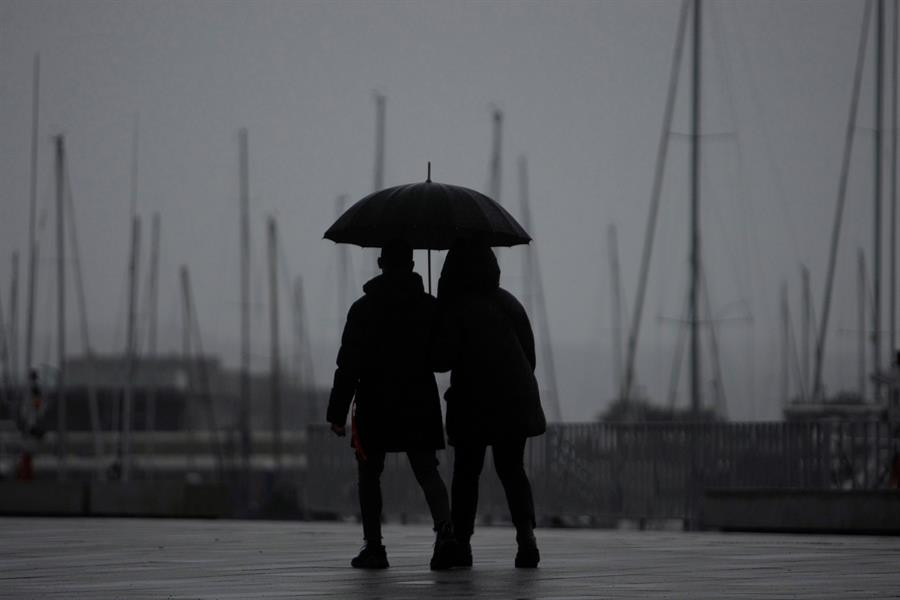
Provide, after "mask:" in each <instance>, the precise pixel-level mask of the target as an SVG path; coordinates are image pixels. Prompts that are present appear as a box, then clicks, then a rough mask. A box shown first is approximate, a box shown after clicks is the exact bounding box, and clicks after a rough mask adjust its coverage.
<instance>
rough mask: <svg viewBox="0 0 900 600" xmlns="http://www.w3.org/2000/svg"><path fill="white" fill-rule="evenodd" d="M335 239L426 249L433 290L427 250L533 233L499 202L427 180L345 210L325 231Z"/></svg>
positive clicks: (501, 242) (524, 238) (516, 239)
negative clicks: (396, 242)
mask: <svg viewBox="0 0 900 600" xmlns="http://www.w3.org/2000/svg"><path fill="white" fill-rule="evenodd" d="M325 238H326V239H329V240H332V241H334V242H337V243H339V244H356V245H357V246H362V247H364V248H381V247H383V246H384V245H385V244H387V243H389V242H392V241H394V240H403V241H405V242H407V243H408V244H409V245H410V246H411V247H412V248H419V249H427V250H428V289H429V291H431V250H447V249H449V248H450V247H451V246H452V245H453V243H454V242H455V241H456V240H458V239H473V240H477V241H480V242H482V243H485V244H487V245H489V246H516V245H518V244H527V243H528V242H530V241H531V236H529V235H528V233H527V232H526V231H525V230H524V229H523V228H522V226H521V225H519V223H518V222H517V221H516V220H515V219H514V218H513V216H512V215H510V214H509V213H508V212H506V209H504V208H503V207H502V206H500V204H498V203H497V202H495V201H494V200H492V199H490V198H489V197H487V196H485V195H484V194H482V193H481V192H476V191H475V190H471V189H469V188H465V187H462V186H459V185H450V184H448V183H438V182H436V181H431V163H430V162H429V163H428V179H427V180H426V181H424V182H420V183H408V184H406V185H398V186H395V187H390V188H386V189H383V190H379V191H377V192H374V193H372V194H369V195H368V196H366V197H365V198H363V199H362V200H359V201H358V202H356V203H355V204H353V206H351V207H350V208H348V209H347V210H346V211H344V214H342V215H341V216H340V217H338V220H337V221H335V222H334V224H333V225H332V226H331V227H329V228H328V231H326V232H325Z"/></svg>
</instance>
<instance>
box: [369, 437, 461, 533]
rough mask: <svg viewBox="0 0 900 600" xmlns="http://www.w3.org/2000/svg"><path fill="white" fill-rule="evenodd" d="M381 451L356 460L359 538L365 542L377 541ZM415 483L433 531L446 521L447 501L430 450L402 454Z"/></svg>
mask: <svg viewBox="0 0 900 600" xmlns="http://www.w3.org/2000/svg"><path fill="white" fill-rule="evenodd" d="M384 457H385V454H384V452H371V451H370V452H367V453H366V460H359V459H357V461H356V462H357V465H358V467H359V508H360V511H361V512H362V522H363V537H365V539H366V542H370V543H379V542H380V541H381V509H382V499H381V473H382V472H383V471H384ZM406 457H407V458H408V459H409V465H410V466H411V467H412V470H413V474H414V475H415V476H416V481H418V482H419V485H420V486H421V487H422V491H423V492H425V501H426V502H428V508H429V509H430V510H431V518H432V519H433V520H434V528H435V530H436V531H437V530H438V529H439V527H440V525H441V524H442V523H446V522H448V521H449V520H450V501H449V499H448V498H447V488H446V487H445V486H444V480H443V479H441V474H440V473H439V472H438V469H437V467H438V460H437V456H436V455H435V451H434V450H424V451H422V450H416V451H411V452H407V453H406Z"/></svg>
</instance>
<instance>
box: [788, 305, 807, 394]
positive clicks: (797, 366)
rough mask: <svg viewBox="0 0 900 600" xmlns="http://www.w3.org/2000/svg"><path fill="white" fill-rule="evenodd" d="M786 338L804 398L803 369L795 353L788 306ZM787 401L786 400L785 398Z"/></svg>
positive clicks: (798, 355) (794, 340)
mask: <svg viewBox="0 0 900 600" xmlns="http://www.w3.org/2000/svg"><path fill="white" fill-rule="evenodd" d="M786 316H787V336H788V346H789V348H790V359H791V363H792V365H793V371H794V377H795V378H796V380H797V382H798V385H799V386H800V397H801V398H806V382H804V381H803V368H802V367H801V366H800V353H799V352H798V351H797V337H796V335H795V334H794V322H793V319H792V318H791V309H790V306H788V308H787V312H786ZM785 400H787V398H785Z"/></svg>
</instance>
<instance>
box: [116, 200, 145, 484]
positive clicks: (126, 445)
mask: <svg viewBox="0 0 900 600" xmlns="http://www.w3.org/2000/svg"><path fill="white" fill-rule="evenodd" d="M140 251H141V220H140V218H139V217H137V216H135V217H134V218H133V219H132V220H131V255H130V258H129V260H128V326H127V328H126V330H125V331H126V334H125V352H126V361H127V364H128V366H127V375H126V376H125V398H124V401H123V403H122V444H121V447H120V459H121V463H122V481H128V480H129V479H130V477H131V422H132V420H133V414H134V413H133V405H134V377H135V373H136V371H137V369H136V367H137V287H138V285H137V280H138V264H139V262H140Z"/></svg>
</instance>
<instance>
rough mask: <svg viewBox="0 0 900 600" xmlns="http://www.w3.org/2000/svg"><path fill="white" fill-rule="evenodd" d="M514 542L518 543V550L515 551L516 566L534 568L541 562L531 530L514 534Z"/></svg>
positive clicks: (518, 567)
mask: <svg viewBox="0 0 900 600" xmlns="http://www.w3.org/2000/svg"><path fill="white" fill-rule="evenodd" d="M516 542H518V544H519V551H518V552H516V568H517V569H536V568H537V566H538V563H539V562H541V553H540V552H539V551H538V547H537V540H535V539H534V533H533V532H531V531H528V532H522V533H519V534H518V535H516Z"/></svg>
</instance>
